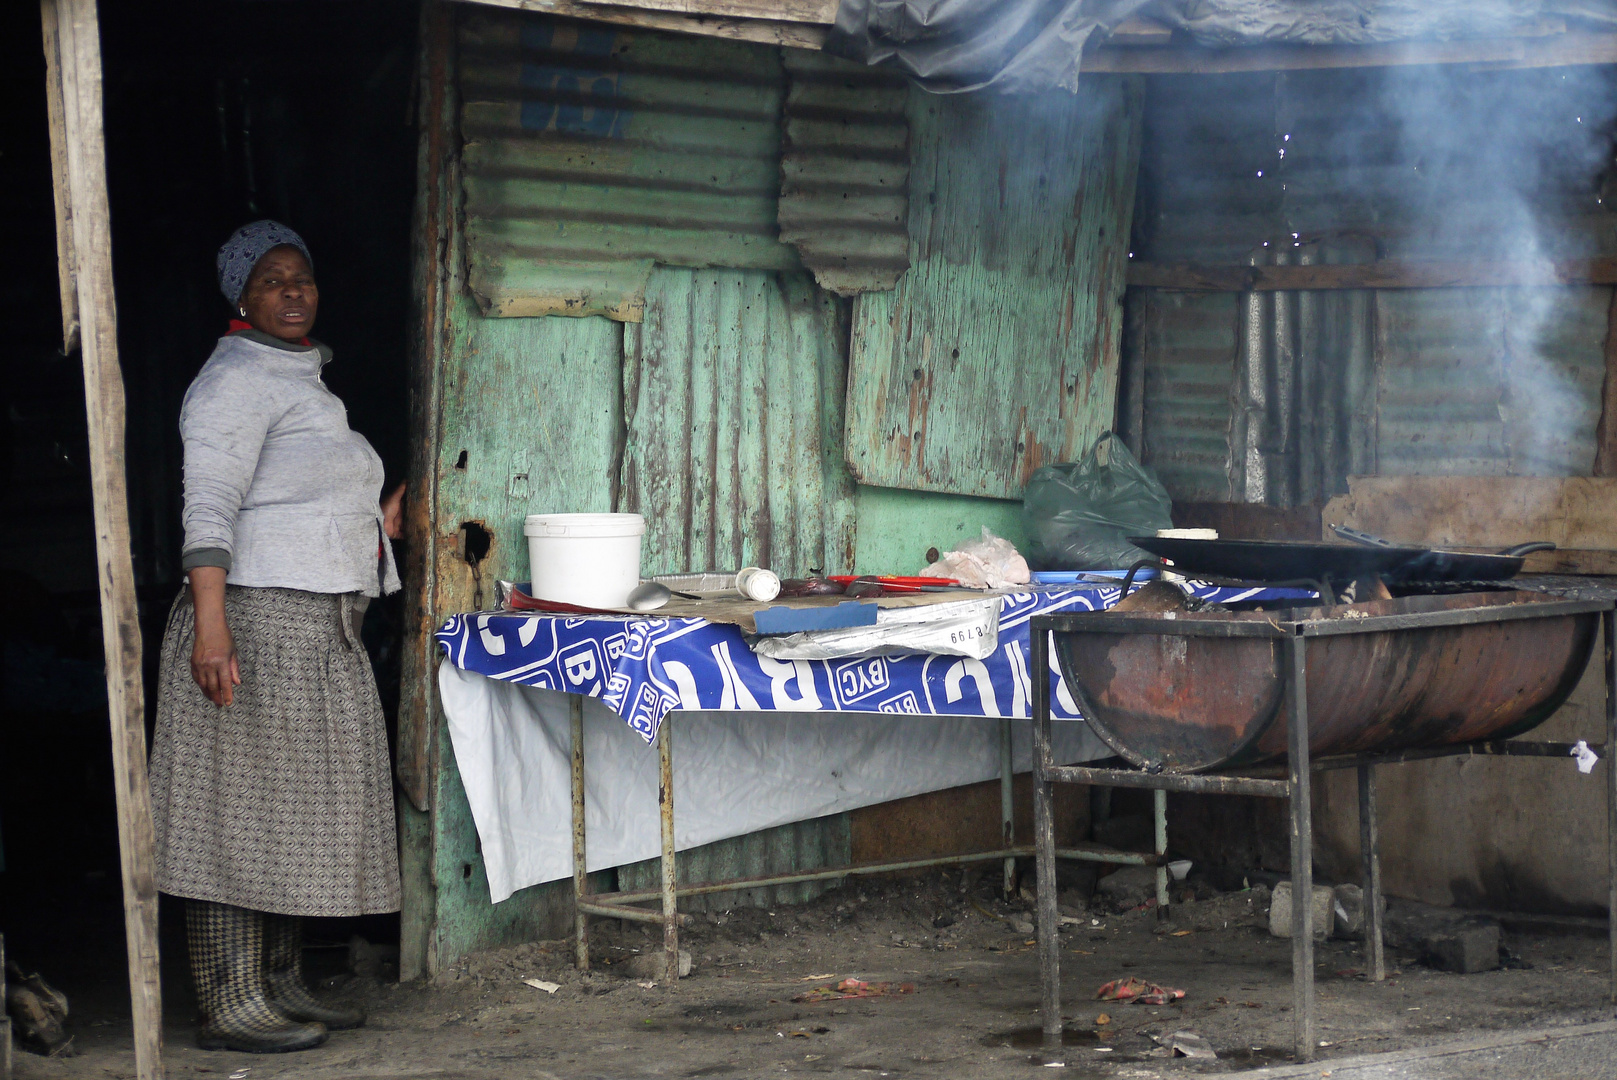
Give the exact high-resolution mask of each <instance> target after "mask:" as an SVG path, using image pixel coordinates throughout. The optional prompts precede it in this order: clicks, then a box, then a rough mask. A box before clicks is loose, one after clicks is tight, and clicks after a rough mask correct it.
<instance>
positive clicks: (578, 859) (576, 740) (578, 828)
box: [567, 694, 590, 971]
mask: <svg viewBox="0 0 1617 1080" xmlns="http://www.w3.org/2000/svg"><path fill="white" fill-rule="evenodd" d="M567 706H568V711H569V712H571V714H572V721H573V903H574V905H575V906H574V908H573V963H574V965H575V966H576V967H577V968H578V970H580V971H588V970H589V969H590V927H589V922H590V917H589V914H588V913H587V912H585V911H584V910H583V908H581V907H579V906H577V905H579V904H581V903H582V902H584V900H585V899H586V898H587V897H588V896H589V894H590V874H589V865H588V863H587V862H586V861H585V859H584V696H583V695H582V694H569V695H568V696H567Z"/></svg>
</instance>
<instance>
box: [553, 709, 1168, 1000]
mask: <svg viewBox="0 0 1617 1080" xmlns="http://www.w3.org/2000/svg"><path fill="white" fill-rule="evenodd" d="M1046 682H1047V683H1048V679H1047V680H1046ZM569 698H570V706H571V714H572V743H573V768H572V789H573V790H572V795H573V800H572V801H573V815H572V816H573V822H572V823H573V905H574V915H573V963H574V966H576V967H577V968H578V970H580V971H587V970H589V966H590V955H589V953H590V950H589V920H590V917H591V916H595V917H597V918H605V919H628V920H631V921H634V922H645V923H661V924H662V927H663V948H664V952H665V957H664V967H663V978H664V979H665V980H666V981H667V982H669V983H673V982H674V981H675V980H676V979H677V978H678V971H679V927H681V926H683V925H685V924H686V923H688V922H689V921H690V917H689V916H687V915H681V914H679V911H678V902H679V898H680V897H681V896H702V895H705V894H708V893H719V892H732V891H736V890H740V889H756V888H762V887H765V886H770V885H793V884H797V883H799V882H804V881H830V880H835V879H837V878H843V877H848V876H850V875H856V874H890V873H895V872H898V871H903V870H920V869H925V868H927V867H932V866H957V865H961V864H964V863H980V862H1003V871H1004V878H1003V888H1004V891H1005V892H1006V893H1011V892H1014V891H1015V889H1016V860H1017V859H1025V858H1030V857H1034V856H1035V855H1036V854H1037V851H1036V848H1035V846H1034V845H1032V844H1022V845H1018V844H1017V843H1016V835H1015V834H1016V828H1015V800H1014V798H1013V795H1012V788H1011V779H1012V771H1011V770H1012V760H1011V730H1012V729H1011V724H1012V723H1013V722H1014V721H1013V720H1012V719H1005V718H1002V719H1001V720H1000V722H999V783H1000V788H999V796H1000V830H1001V831H1000V835H1001V836H1002V838H1003V843H1002V846H1001V847H999V848H997V849H996V850H993V851H978V852H971V853H968V854H960V855H936V856H930V857H927V858H920V859H902V860H899V861H896V862H880V863H860V864H856V865H853V866H838V867H828V868H826V869H822V870H805V871H801V872H799V873H793V874H770V875H766V876H762V877H748V878H733V879H729V880H726V881H711V882H703V883H701V884H687V885H681V884H679V883H678V881H677V875H676V857H675V852H674V782H673V780H674V761H673V746H672V741H673V732H672V728H673V719H674V716H675V713H669V714H668V715H667V716H666V717H664V718H663V722H662V724H661V726H659V727H658V729H657V758H658V762H657V763H658V789H657V808H658V811H659V817H660V819H661V823H662V858H661V863H662V867H661V868H662V881H661V883H660V888H658V889H656V890H654V891H652V890H647V891H639V892H625V891H622V890H620V891H617V892H611V893H591V892H590V881H589V874H588V873H587V872H586V869H585V867H586V865H587V863H586V835H585V827H584V698H583V697H582V696H581V695H578V694H573V695H569ZM1024 722H1027V723H1032V718H1027V719H1026V720H1025V721H1024ZM1048 722H1049V718H1048V715H1047V716H1046V725H1047V726H1048ZM1045 738H1046V744H1048V731H1047V732H1046V736H1045ZM1034 739H1035V747H1036V746H1037V745H1038V743H1037V740H1038V727H1037V725H1035V727H1034ZM1047 749H1048V745H1047ZM1045 756H1046V758H1047V757H1048V753H1046V755H1045ZM1035 757H1037V755H1035ZM1034 791H1035V797H1034V804H1033V812H1034V831H1035V832H1038V831H1039V826H1038V821H1039V814H1040V813H1041V811H1040V809H1039V800H1038V796H1037V792H1038V783H1037V782H1035V784H1034ZM1167 807H1168V802H1167V795H1166V793H1164V792H1158V793H1157V796H1156V800H1155V803H1154V810H1155V819H1156V820H1155V832H1156V844H1155V850H1154V851H1151V852H1143V851H1117V850H1114V849H1112V848H1108V847H1104V846H1101V845H1099V844H1076V845H1074V846H1072V847H1063V848H1057V847H1055V846H1054V838H1055V834H1054V832H1053V831H1051V832H1050V834H1049V836H1050V841H1051V843H1050V851H1049V852H1047V857H1048V858H1050V859H1051V860H1054V859H1077V860H1083V861H1087V862H1101V863H1112V864H1120V865H1125V866H1154V867H1156V868H1157V904H1158V915H1159V917H1160V918H1167V913H1168V869H1167V862H1166V859H1165V858H1164V856H1165V854H1166V852H1167V850H1168V819H1167ZM1042 812H1043V813H1045V814H1046V816H1048V813H1049V808H1048V807H1046V808H1045V809H1044V811H1042ZM1052 874H1053V870H1052ZM1040 880H1041V881H1042V880H1044V879H1043V878H1042V877H1041V878H1040ZM1052 880H1053V878H1052ZM1047 892H1049V895H1050V897H1051V899H1050V904H1051V911H1052V912H1053V911H1054V910H1055V907H1054V905H1055V899H1054V897H1055V894H1054V892H1050V891H1049V890H1046V889H1043V888H1041V889H1040V891H1039V895H1040V897H1041V898H1042V897H1043V896H1044V895H1045V894H1046V893H1047ZM657 901H660V903H661V910H650V909H648V908H644V907H637V906H635V905H638V904H645V903H650V902H657ZM1041 902H1042V900H1041Z"/></svg>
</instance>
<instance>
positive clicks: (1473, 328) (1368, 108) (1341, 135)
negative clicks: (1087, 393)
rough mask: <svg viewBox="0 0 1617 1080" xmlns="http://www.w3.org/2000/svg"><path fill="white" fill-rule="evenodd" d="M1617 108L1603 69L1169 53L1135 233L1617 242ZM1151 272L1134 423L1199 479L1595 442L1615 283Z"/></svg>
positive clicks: (1468, 246)
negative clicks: (1246, 59)
mask: <svg viewBox="0 0 1617 1080" xmlns="http://www.w3.org/2000/svg"><path fill="white" fill-rule="evenodd" d="M1614 111H1617V76H1614V75H1613V73H1612V72H1610V71H1608V70H1604V69H1547V70H1535V71H1509V72H1505V71H1501V72H1461V71H1456V70H1450V69H1442V70H1438V69H1418V70H1413V69H1357V70H1348V71H1318V72H1289V73H1280V74H1262V75H1240V76H1223V77H1219V78H1217V79H1206V78H1180V77H1172V78H1160V79H1154V80H1152V81H1151V87H1150V91H1149V94H1148V99H1147V106H1146V120H1145V128H1146V136H1145V145H1144V149H1143V151H1142V159H1141V160H1142V164H1141V195H1140V204H1139V208H1138V212H1137V215H1136V228H1135V234H1134V244H1133V249H1134V250H1133V255H1134V257H1135V258H1136V259H1141V260H1149V261H1152V262H1157V263H1202V264H1212V265H1241V264H1245V263H1247V262H1249V261H1253V260H1255V261H1260V262H1287V261H1292V260H1293V259H1294V258H1300V259H1301V260H1302V261H1305V262H1306V261H1313V260H1317V261H1325V262H1338V261H1348V262H1363V261H1369V260H1371V259H1374V258H1380V259H1384V260H1393V259H1408V260H1421V259H1477V260H1494V261H1515V262H1522V261H1531V260H1533V259H1538V258H1551V257H1555V258H1564V257H1579V256H1589V255H1596V254H1610V253H1611V252H1612V251H1614V250H1617V215H1614V214H1613V213H1612V212H1611V211H1609V210H1608V209H1607V208H1606V205H1605V202H1604V201H1603V200H1602V198H1601V193H1602V190H1603V189H1602V186H1601V185H1602V181H1603V170H1604V169H1605V168H1606V167H1607V166H1609V163H1610V134H1609V132H1610V123H1611V121H1612V119H1613V113H1614ZM1331 250H1334V251H1335V252H1336V253H1335V254H1330V251H1331ZM1311 251H1313V252H1317V253H1318V254H1313V255H1310V254H1308V253H1309V252H1311ZM1344 252H1345V254H1344ZM1130 295H1131V300H1130V303H1131V305H1132V306H1133V308H1134V310H1133V311H1131V325H1132V326H1134V327H1135V328H1136V329H1135V331H1134V332H1133V333H1131V334H1130V336H1129V339H1128V345H1127V349H1128V355H1127V359H1126V364H1128V365H1139V368H1138V369H1137V372H1136V382H1137V383H1139V384H1140V385H1141V387H1142V390H1143V396H1144V399H1145V400H1144V407H1143V409H1140V410H1137V412H1143V416H1140V417H1139V418H1138V419H1137V420H1136V423H1137V424H1138V425H1140V426H1142V427H1143V432H1141V435H1142V436H1143V441H1144V445H1143V453H1144V456H1145V460H1146V461H1147V463H1148V464H1151V465H1152V466H1153V467H1155V468H1157V469H1158V470H1159V472H1160V473H1161V475H1162V477H1163V480H1164V483H1165V484H1167V486H1168V488H1169V490H1170V491H1171V492H1172V493H1173V494H1174V495H1175V497H1176V498H1179V499H1182V500H1200V501H1205V500H1208V499H1213V498H1216V499H1220V500H1222V499H1230V500H1234V501H1253V502H1267V503H1270V504H1273V505H1293V504H1299V503H1308V502H1312V501H1317V500H1319V499H1321V498H1325V497H1329V496H1330V495H1331V494H1333V493H1334V492H1336V491H1340V490H1343V484H1342V481H1343V478H1344V477H1346V476H1348V475H1362V474H1369V473H1377V472H1379V473H1383V474H1392V475H1397V474H1446V473H1461V474H1466V473H1469V474H1497V475H1586V474H1587V473H1588V472H1589V470H1590V468H1591V465H1592V459H1593V433H1594V427H1595V424H1596V422H1597V420H1598V416H1599V395H1600V383H1601V378H1602V375H1603V372H1604V356H1603V341H1604V338H1605V335H1606V310H1607V305H1608V304H1609V302H1610V299H1611V289H1610V288H1601V287H1569V288H1559V289H1480V288H1464V289H1431V290H1383V291H1380V292H1377V293H1374V294H1371V293H1366V292H1347V291H1343V292H1334V293H1324V292H1321V293H1291V294H1286V293H1278V294H1261V295H1252V296H1249V297H1247V298H1244V299H1242V298H1238V297H1235V296H1234V295H1233V294H1223V295H1222V296H1220V295H1219V294H1206V293H1202V294H1191V293H1184V294H1173V293H1169V292H1165V291H1161V290H1140V289H1136V290H1132V291H1131V294H1130ZM1232 303H1233V304H1236V305H1237V310H1236V311H1234V312H1233V313H1231V311H1230V305H1231V304H1232ZM1232 314H1233V318H1232V317H1231V315H1232ZM1215 370H1225V371H1227V372H1228V373H1229V375H1228V380H1229V381H1228V384H1227V387H1226V390H1227V393H1226V395H1225V400H1224V401H1222V402H1220V401H1219V400H1218V399H1219V396H1220V395H1219V393H1218V389H1217V387H1216V386H1215V385H1214V384H1213V381H1214V380H1215V379H1216V376H1215V375H1214V374H1213V373H1214V371H1215ZM1252 378H1258V379H1261V380H1262V382H1261V385H1260V384H1254V383H1253V382H1252V381H1251V379H1252ZM1255 385H1257V386H1258V389H1259V390H1260V391H1261V392H1260V393H1259V395H1258V397H1259V398H1260V399H1261V400H1255V399H1254V398H1253V395H1252V390H1253V387H1254V386H1255ZM1264 395H1267V396H1266V397H1265V396H1264ZM1220 421H1227V427H1226V429H1225V431H1224V432H1223V434H1222V439H1220V438H1219V436H1218V433H1217V427H1218V424H1219V423H1220ZM1311 454H1312V457H1310V455H1311ZM1221 474H1222V475H1221Z"/></svg>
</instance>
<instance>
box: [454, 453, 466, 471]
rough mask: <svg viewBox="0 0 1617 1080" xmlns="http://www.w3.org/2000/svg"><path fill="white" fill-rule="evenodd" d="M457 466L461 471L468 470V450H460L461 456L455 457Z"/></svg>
mask: <svg viewBox="0 0 1617 1080" xmlns="http://www.w3.org/2000/svg"><path fill="white" fill-rule="evenodd" d="M455 468H457V469H459V470H460V471H461V472H465V471H466V451H464V450H462V451H461V452H460V457H458V458H456V459H455Z"/></svg>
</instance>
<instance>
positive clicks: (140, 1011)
mask: <svg viewBox="0 0 1617 1080" xmlns="http://www.w3.org/2000/svg"><path fill="white" fill-rule="evenodd" d="M41 14H42V16H43V19H44V26H45V47H46V52H47V56H49V55H50V54H51V53H52V51H53V50H54V52H55V56H54V60H55V72H56V74H57V76H58V77H59V80H60V83H59V85H60V88H61V120H62V122H61V125H60V126H59V127H58V126H57V125H56V124H54V123H53V124H52V126H51V138H52V143H53V145H52V151H53V153H52V164H53V166H54V167H56V168H57V169H61V168H63V167H65V169H66V178H65V182H64V179H63V177H62V176H61V175H60V174H58V176H57V191H58V192H59V193H62V195H63V196H64V197H65V199H66V203H67V205H66V207H65V212H62V211H59V213H58V218H59V220H65V221H66V223H67V226H66V227H67V228H68V229H69V230H71V237H70V238H69V243H67V244H65V245H64V246H63V250H64V251H70V252H71V253H72V258H73V260H74V263H75V265H74V266H73V267H72V272H73V279H74V282H75V284H76V286H77V293H78V316H79V323H80V338H81V341H80V347H81V350H82V353H83V359H84V405H85V409H86V411H87V412H88V414H89V434H90V440H89V449H90V488H91V494H92V497H93V499H94V503H95V533H96V536H95V546H96V563H97V565H98V567H99V571H100V579H101V640H102V647H103V649H104V651H105V654H106V665H107V714H108V716H109V717H110V719H111V721H112V763H113V769H112V776H113V786H114V788H115V789H116V791H117V800H118V849H119V862H120V864H121V867H122V871H123V887H124V930H125V934H126V935H127V939H128V946H129V993H130V999H131V1003H132V1005H133V1011H134V1025H135V1072H136V1075H137V1076H138V1077H139V1078H140V1080H160V1078H161V1077H162V1076H163V1057H162V1055H163V1013H162V995H161V992H160V986H159V982H158V964H157V880H156V875H155V873H154V869H153V854H152V848H153V843H154V841H153V833H152V806H151V788H150V785H149V783H148V780H147V776H146V710H145V695H144V691H143V688H142V686H141V670H140V654H141V642H140V614H139V610H138V608H137V606H136V602H135V571H134V565H133V562H132V560H131V558H130V553H129V498H128V490H127V487H128V486H127V480H126V477H125V464H124V384H123V373H122V371H120V369H119V367H118V313H117V307H116V305H115V303H114V301H113V295H112V235H111V219H110V213H109V210H108V206H107V162H106V145H105V140H104V132H103V128H102V114H101V29H100V25H99V23H98V21H97V17H96V5H95V0H43V3H42V5H41ZM57 140H60V142H61V145H60V146H57V145H55V144H56V142H57Z"/></svg>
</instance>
